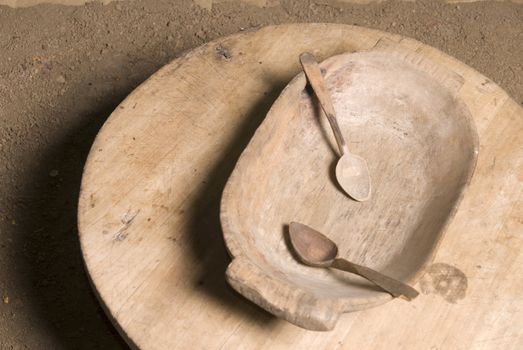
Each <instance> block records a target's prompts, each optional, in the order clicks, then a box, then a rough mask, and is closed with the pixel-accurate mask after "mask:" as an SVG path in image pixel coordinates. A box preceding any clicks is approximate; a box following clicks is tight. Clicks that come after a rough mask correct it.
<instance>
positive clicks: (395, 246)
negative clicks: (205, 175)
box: [221, 42, 478, 330]
mask: <svg viewBox="0 0 523 350" xmlns="http://www.w3.org/2000/svg"><path fill="white" fill-rule="evenodd" d="M296 59H298V57H296ZM321 67H322V69H324V70H325V79H326V83H327V87H328V89H329V91H330V93H331V96H332V98H333V103H334V106H335V109H336V111H337V114H338V118H339V123H340V127H341V129H342V132H343V133H344V135H345V137H346V138H347V140H348V145H349V149H350V150H351V151H352V152H354V153H355V154H358V155H360V156H362V157H364V158H365V159H366V160H367V162H368V166H369V170H370V174H371V179H372V186H373V194H372V198H371V199H370V200H369V201H367V202H363V203H360V202H356V201H353V200H351V199H349V198H348V197H347V196H346V195H345V194H344V193H343V191H341V190H340V189H339V188H338V186H337V183H336V180H335V177H334V167H335V164H336V161H337V158H338V157H337V154H336V151H335V150H336V148H335V141H334V138H333V137H332V134H331V131H330V128H329V126H328V125H327V123H326V120H325V117H324V116H323V115H321V113H320V107H319V104H318V102H317V101H316V99H315V97H314V95H313V94H312V92H311V91H309V89H306V79H305V77H304V74H303V73H301V74H299V75H298V76H296V77H295V78H294V79H293V80H292V81H291V82H290V83H289V85H288V86H287V87H286V88H285V89H284V90H283V92H282V93H281V95H280V97H279V98H278V99H277V101H276V102H275V103H274V105H273V106H272V108H271V110H270V111H269V113H268V114H267V116H266V118H265V120H264V121H263V123H262V124H261V126H260V127H259V128H258V129H257V131H256V133H255V135H254V136H253V138H252V140H251V141H250V143H249V144H248V146H247V148H246V149H245V150H244V152H243V153H242V155H241V157H240V159H239V161H238V163H237V165H236V167H235V169H234V171H233V173H232V174H231V176H230V178H229V180H228V183H227V185H226V187H225V190H224V193H223V197H222V202H221V222H222V227H223V233H224V237H225V241H226V245H227V247H228V250H229V252H230V254H231V256H232V258H233V261H232V263H231V264H230V265H229V267H228V270H227V273H226V275H227V280H228V282H229V283H230V284H231V285H232V286H233V287H234V288H235V289H236V290H237V291H238V292H240V293H241V294H243V295H244V296H245V297H247V298H248V299H250V300H252V301H253V302H255V303H256V304H258V305H260V306H261V307H263V308H264V309H266V310H268V311H269V312H271V313H273V314H275V315H277V316H279V317H283V318H285V319H286V320H288V321H290V322H292V323H294V324H296V325H298V326H301V327H304V328H308V329H312V330H329V329H332V328H333V327H334V325H335V324H336V321H337V320H338V318H339V317H340V315H341V314H342V313H343V312H348V311H353V310H360V309H364V308H369V307H372V306H376V305H379V304H382V303H384V302H387V301H389V300H391V299H392V297H391V296H390V295H389V294H387V293H384V292H383V291H381V290H379V289H378V288H376V287H375V286H373V285H372V284H371V283H369V282H367V281H366V280H364V279H362V278H360V277H358V276H354V275H351V274H347V273H342V272H336V271H333V270H329V269H322V268H313V267H307V266H304V265H302V264H300V263H299V262H298V261H297V260H296V259H295V258H294V257H293V254H292V252H291V250H290V247H289V245H288V241H287V229H288V226H287V225H288V224H289V223H290V222H291V221H297V222H301V223H304V224H307V225H309V226H312V227H313V228H315V229H317V230H319V231H321V232H323V233H324V234H326V235H327V236H329V237H330V238H331V239H333V240H334V241H335V242H336V243H337V244H338V246H339V248H340V251H339V252H340V257H344V258H347V259H348V260H351V261H353V262H356V263H359V264H363V265H366V266H369V267H371V268H373V269H376V270H378V271H380V272H383V273H385V274H387V275H389V276H391V277H395V278H397V279H400V280H402V281H405V282H408V283H410V284H414V283H415V282H416V280H417V278H418V277H419V276H420V273H421V272H422V271H423V268H424V266H425V265H426V264H427V263H429V262H430V261H431V259H432V256H433V255H434V252H435V250H436V248H437V246H438V243H439V242H440V240H441V239H442V236H443V234H444V231H445V228H446V226H447V224H448V222H449V220H450V219H451V218H452V216H453V214H454V212H455V210H456V208H457V205H458V203H459V201H460V199H461V197H462V194H463V191H464V189H465V187H466V185H467V184H468V182H469V180H470V177H471V175H472V172H473V170H474V167H475V163H476V158H477V153H478V138H477V133H476V129H475V126H474V124H473V121H472V118H471V116H470V113H469V111H468V109H467V108H466V107H465V105H464V103H462V102H461V100H460V99H459V98H458V97H457V94H456V92H457V91H458V89H459V88H460V87H461V85H462V78H461V77H460V76H458V75H456V74H455V73H451V72H450V71H447V70H445V69H444V68H442V67H440V66H437V65H436V64H435V63H433V62H431V61H429V60H427V59H426V58H423V57H421V56H420V55H418V54H417V53H415V52H412V51H408V50H406V49H404V48H401V49H400V47H399V45H397V44H391V43H383V42H382V43H381V44H379V45H377V47H375V48H374V49H373V50H370V51H366V52H358V53H347V54H342V55H338V56H333V57H331V58H329V59H327V60H325V61H323V62H322V63H321Z"/></svg>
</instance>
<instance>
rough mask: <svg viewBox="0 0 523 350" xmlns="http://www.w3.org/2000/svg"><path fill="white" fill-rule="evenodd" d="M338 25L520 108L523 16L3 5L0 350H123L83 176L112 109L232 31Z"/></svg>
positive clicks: (325, 5)
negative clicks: (466, 68) (86, 222)
mask: <svg viewBox="0 0 523 350" xmlns="http://www.w3.org/2000/svg"><path fill="white" fill-rule="evenodd" d="M288 22H338V23H347V24H356V25H361V26H367V27H372V28H379V29H382V30H386V31H390V32H394V33H399V34H402V35H406V36H409V37H413V38H415V39H418V40H420V41H422V42H424V43H426V44H429V45H432V46H435V47H437V48H439V49H441V50H443V51H445V52H447V53H449V54H450V55H453V56H455V57H456V58H458V59H460V60H462V61H464V62H465V63H467V64H469V65H470V66H472V67H474V68H475V69H477V70H478V71H480V72H482V73H483V74H485V75H486V76H488V77H490V78H491V79H493V80H494V81H495V82H497V83H498V84H500V85H501V86H502V87H503V88H504V89H505V90H507V91H508V93H509V94H510V95H512V96H513V97H514V98H515V99H516V101H517V102H519V103H522V104H523V60H522V59H521V58H522V57H523V5H516V4H512V3H508V2H503V3H499V2H481V3H462V4H443V3H440V2H435V1H434V2H426V1H419V2H414V3H411V2H383V3H374V4H369V5H351V4H347V3H339V4H336V3H335V2H332V1H331V2H327V1H319V0H318V1H299V0H284V1H281V2H280V4H279V5H277V6H274V7H268V8H258V7H255V6H251V5H247V4H244V3H235V2H228V3H219V4H215V5H214V6H213V9H212V11H210V12H209V11H207V10H206V9H203V8H201V7H199V6H197V5H195V4H194V3H193V2H192V1H189V0H182V1H167V0H150V1H141V0H134V1H130V2H113V3H110V4H109V5H102V4H99V3H90V4H88V5H86V6H79V7H66V6H60V5H39V6H35V7H31V8H25V9H12V8H8V7H5V6H0V298H1V299H0V349H62V348H64V349H120V348H126V345H125V343H124V342H123V341H122V340H121V338H120V337H119V336H118V334H117V332H116V331H115V330H114V328H113V327H112V326H111V324H110V322H109V321H108V320H107V319H106V317H105V315H104V313H103V311H102V310H101V308H100V307H99V306H98V303H97V301H96V299H95V297H94V295H93V293H92V292H91V289H90V286H89V282H88V279H87V276H86V273H85V272H84V268H83V264H82V258H81V254H80V247H79V243H78V238H77V229H76V203H77V199H78V191H79V184H80V178H81V174H82V166H83V163H84V161H85V158H86V156H87V153H88V151H89V147H90V145H91V143H92V141H93V138H94V136H95V135H96V132H97V130H98V129H99V128H100V126H101V125H102V123H103V122H104V121H105V120H106V118H107V117H108V116H109V114H110V113H111V111H112V110H113V109H114V108H115V107H116V106H117V105H118V103H119V102H120V101H121V100H122V99H123V98H124V97H125V96H126V95H127V94H128V93H129V92H131V91H132V90H133V89H134V88H135V87H136V86H137V85H138V84H140V83H141V82H142V81H144V80H145V79H147V77H148V76H149V75H150V74H151V73H153V72H154V71H156V70H157V69H158V68H159V67H161V66H162V65H164V64H165V63H167V62H169V61H170V60H172V59H173V58H175V57H176V55H178V54H179V53H180V52H182V51H183V50H186V49H190V48H193V47H195V46H198V45H200V44H202V43H204V42H206V41H209V40H211V39H214V38H216V37H220V36H223V35H227V34H230V33H234V32H237V31H239V30H240V29H241V28H251V27H258V26H264V25H269V24H278V23H288Z"/></svg>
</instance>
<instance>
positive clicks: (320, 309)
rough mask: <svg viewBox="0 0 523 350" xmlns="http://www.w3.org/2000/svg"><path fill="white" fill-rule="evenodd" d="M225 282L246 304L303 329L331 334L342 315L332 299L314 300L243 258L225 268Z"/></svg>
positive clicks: (311, 296)
mask: <svg viewBox="0 0 523 350" xmlns="http://www.w3.org/2000/svg"><path fill="white" fill-rule="evenodd" d="M226 279H227V282H228V283H229V284H230V285H231V286H232V287H233V288H234V289H235V290H236V291H237V292H238V293H240V294H241V295H243V296H244V297H246V298H247V299H249V300H250V301H252V302H254V303H255V304H257V305H259V306H260V307H262V308H263V309H265V310H266V311H268V312H270V313H272V314H273V315H275V316H277V317H280V318H283V319H285V320H287V321H289V322H291V323H293V324H295V325H297V326H299V327H302V328H305V329H309V330H314V331H329V330H332V329H333V328H334V327H335V325H336V322H337V321H338V319H339V317H340V316H341V314H342V312H341V311H340V309H341V308H340V307H339V306H338V307H337V304H336V302H335V301H333V300H332V299H331V300H329V299H318V298H316V297H315V296H313V295H311V294H310V293H307V292H306V291H305V290H303V289H301V288H299V287H297V286H296V285H293V284H291V283H290V282H289V281H288V280H286V279H285V276H284V275H281V276H278V274H277V273H275V272H272V273H270V272H267V271H266V270H264V269H262V268H261V267H259V266H258V265H257V264H255V263H253V262H251V261H250V260H248V259H247V258H243V257H237V258H235V259H234V260H233V261H232V262H231V264H230V265H229V266H228V268H227V271H226Z"/></svg>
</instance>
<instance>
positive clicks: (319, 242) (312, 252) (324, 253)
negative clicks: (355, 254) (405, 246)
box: [289, 222, 419, 300]
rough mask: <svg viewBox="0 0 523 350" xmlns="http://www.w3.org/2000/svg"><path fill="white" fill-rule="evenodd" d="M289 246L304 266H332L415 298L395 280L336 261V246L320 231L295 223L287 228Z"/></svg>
mask: <svg viewBox="0 0 523 350" xmlns="http://www.w3.org/2000/svg"><path fill="white" fill-rule="evenodd" d="M289 234H290V238H291V239H290V240H291V244H292V246H293V248H294V251H295V252H296V254H297V256H298V258H299V259H300V260H301V261H302V262H303V263H305V264H307V265H310V266H316V267H332V268H335V269H339V270H343V271H348V272H352V273H355V274H357V275H360V276H362V277H364V278H366V279H368V280H369V281H371V282H373V283H374V284H376V285H377V286H379V287H381V288H382V289H383V290H385V291H386V292H388V293H390V294H392V296H394V297H400V296H401V297H404V298H405V299H407V300H412V299H414V298H415V297H417V296H418V294H419V293H418V291H417V290H416V289H414V288H412V287H411V286H409V285H407V284H405V283H403V282H401V281H398V280H396V279H394V278H391V277H388V276H385V275H383V274H381V273H379V272H377V271H375V270H373V269H370V268H368V267H365V266H362V265H358V264H355V263H352V262H350V261H348V260H345V259H342V258H338V257H337V256H338V247H337V246H336V243H334V242H333V241H331V240H330V239H329V238H327V237H326V236H324V235H323V234H321V233H320V232H318V231H316V230H314V229H312V228H310V227H309V226H307V225H303V224H300V223H297V222H291V224H290V226H289Z"/></svg>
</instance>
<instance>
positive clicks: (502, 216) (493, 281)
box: [78, 24, 523, 349]
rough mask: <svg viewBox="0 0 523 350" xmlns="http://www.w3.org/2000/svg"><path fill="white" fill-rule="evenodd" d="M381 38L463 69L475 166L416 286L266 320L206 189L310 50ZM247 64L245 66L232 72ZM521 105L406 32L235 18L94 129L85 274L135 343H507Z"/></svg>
mask: <svg viewBox="0 0 523 350" xmlns="http://www.w3.org/2000/svg"><path fill="white" fill-rule="evenodd" d="M382 38H388V39H390V40H393V41H395V42H399V43H400V44H401V45H402V46H404V47H406V48H409V49H410V50H413V51H416V52H418V53H419V54H421V55H423V56H424V57H427V58H429V59H431V60H433V61H435V62H437V63H438V64H440V65H443V66H445V67H447V69H450V70H452V71H454V72H455V73H457V74H459V75H460V76H462V77H463V79H464V83H463V86H462V87H461V88H460V89H459V91H458V94H459V96H460V98H461V99H462V100H463V101H464V102H465V104H466V105H467V107H468V109H469V110H470V111H471V115H472V116H473V117H474V121H475V124H476V126H477V130H478V134H479V139H480V152H479V157H478V163H477V167H476V171H475V175H474V177H473V179H472V182H471V184H470V186H469V189H468V190H467V192H466V194H465V196H464V198H463V200H462V203H461V204H460V207H459V210H458V211H457V213H456V215H455V218H454V220H453V221H452V223H451V224H450V225H449V227H448V230H447V233H446V235H445V239H444V240H443V241H442V242H441V244H440V247H439V249H438V252H437V254H436V256H435V258H434V263H433V264H431V265H429V266H428V267H427V269H426V271H427V272H426V274H425V275H424V276H422V277H421V279H420V281H419V283H418V284H417V287H418V288H419V289H420V290H421V292H422V295H420V296H419V297H418V298H417V299H415V301H413V302H411V303H405V302H403V301H401V300H394V301H391V302H389V303H387V304H384V305H382V306H380V307H377V308H373V309H368V310H364V311H359V312H354V313H349V314H345V315H343V316H342V317H341V318H340V320H339V322H338V325H337V326H336V328H335V329H334V330H333V331H331V332H313V331H307V330H304V329H301V328H299V327H296V326H294V325H292V324H290V323H288V322H286V321H283V320H279V319H277V318H275V317H273V316H271V315H270V314H268V313H266V312H265V311H263V310H262V309H261V308H259V307H258V306H256V305H254V304H253V303H251V302H249V301H247V300H245V299H244V298H242V297H241V296H240V295H239V294H238V293H236V292H234V291H233V290H232V288H230V287H229V286H228V285H227V283H226V282H225V279H224V273H225V270H226V267H227V265H228V264H229V262H230V258H229V256H228V254H227V252H226V249H225V246H224V243H223V239H222V233H221V229H220V222H219V201H220V195H221V192H222V190H223V188H224V185H225V182H226V180H227V178H228V176H229V174H230V173H231V171H232V169H233V167H234V164H235V162H236V161H237V159H238V156H239V154H240V153H241V151H242V150H243V149H244V148H245V146H246V144H247V142H248V141H249V139H250V138H251V136H252V133H253V132H254V130H255V129H256V127H257V126H258V125H259V124H260V122H261V121H262V120H263V118H264V116H265V115H266V114H267V111H268V110H269V107H270V106H271V105H272V104H273V103H274V101H275V99H276V98H277V96H278V95H279V94H280V92H281V90H282V88H283V87H284V86H285V85H286V84H287V83H288V82H289V81H290V80H291V78H292V77H293V76H295V75H296V74H297V73H298V72H299V71H300V66H299V63H298V61H297V60H296V59H295V58H296V57H298V55H299V53H300V52H303V51H307V50H311V51H313V53H314V54H315V56H316V57H317V58H318V59H319V60H323V59H324V58H326V57H330V56H333V55H335V54H339V53H343V52H348V51H361V50H367V49H370V48H372V47H373V46H375V45H376V43H377V42H378V41H379V40H380V39H382ZM247 77H248V78H247ZM522 133H523V111H522V108H521V107H520V106H519V105H518V104H517V103H516V102H514V101H513V100H512V99H510V98H509V97H508V96H507V94H506V93H505V92H504V91H503V90H502V89H500V88H499V87H498V86H497V85H496V84H495V83H493V82H492V81H490V80H489V79H488V78H485V77H484V76H482V75H481V74H479V73H478V72H476V71H474V70H473V69H471V68H470V67H467V66H466V65H464V64H463V63H461V62H459V61H457V60H456V59H453V58H451V57H449V56H447V55H445V54H443V53H441V52H440V51H438V50H435V49H433V48H431V47H428V46H426V45H423V44H421V43H419V42H417V41H414V40H410V39H405V38H402V37H400V36H396V35H391V34H387V33H384V32H379V31H374V30H370V29H366V28H361V27H354V26H345V25H334V24H296V25H284V26H276V27H267V28H262V29H260V30H258V31H256V32H243V33H240V34H238V35H233V36H230V37H227V38H223V39H220V40H218V41H215V42H211V43H209V44H207V45H204V46H202V47H200V48H197V49H195V50H193V51H191V52H189V53H187V54H185V55H184V56H183V57H180V58H179V59H177V60H175V61H173V62H172V63H170V64H169V65H167V66H165V67H164V68H162V69H161V70H160V71H158V72H157V73H156V74H155V75H153V76H152V77H151V78H150V79H149V80H148V81H147V82H145V83H144V84H142V85H141V86H140V87H139V88H138V89H137V90H136V91H134V92H133V93H132V94H131V95H130V96H129V97H128V98H127V99H126V100H125V101H124V102H123V103H122V104H121V105H120V106H119V107H118V108H117V109H116V110H115V112H114V113H113V114H112V115H111V117H110V118H109V119H108V121H107V122H106V124H105V125H104V127H103V128H102V130H101V131H100V133H99V135H98V137H97V139H96V140H95V143H94V145H93V148H92V151H91V153H90V155H89V158H88V160H87V163H86V166H85V172H84V177H83V180H82V188H81V196H80V203H79V214H78V221H79V230H80V241H81V246H82V251H83V255H84V259H85V264H86V267H87V270H88V272H89V275H90V277H91V280H92V283H93V287H94V289H95V291H96V293H97V295H98V296H99V298H100V301H101V302H102V304H103V305H104V307H105V308H106V310H107V313H108V315H109V317H110V318H111V319H112V320H113V322H114V323H115V325H116V326H117V328H118V329H119V331H120V332H121V334H122V335H123V336H124V337H125V339H126V340H127V341H128V342H129V343H130V344H131V345H132V346H134V347H137V348H141V349H187V348H191V349H220V348H222V349H237V348H244V349H257V348H266V349H291V348H296V349H304V348H311V347H312V348H317V349H333V348H346V349H349V348H350V349H352V348H354V349H390V348H403V349H420V348H427V349H430V348H433V349H456V348H464V349H471V348H472V349H497V348H503V349H511V348H512V349H517V348H520V347H521V346H523V334H522V331H521V327H520V325H521V323H522V322H523V305H522V304H523V299H522V298H521V290H523V278H522V277H521V271H522V270H523V255H522V254H521V248H522V246H523V234H522V232H523V223H522V220H521V218H522V216H523V215H522V210H523V208H522V206H523V204H522V201H521V194H522V188H523V186H522V182H523V168H522V162H523V145H522V140H521V135H522Z"/></svg>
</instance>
